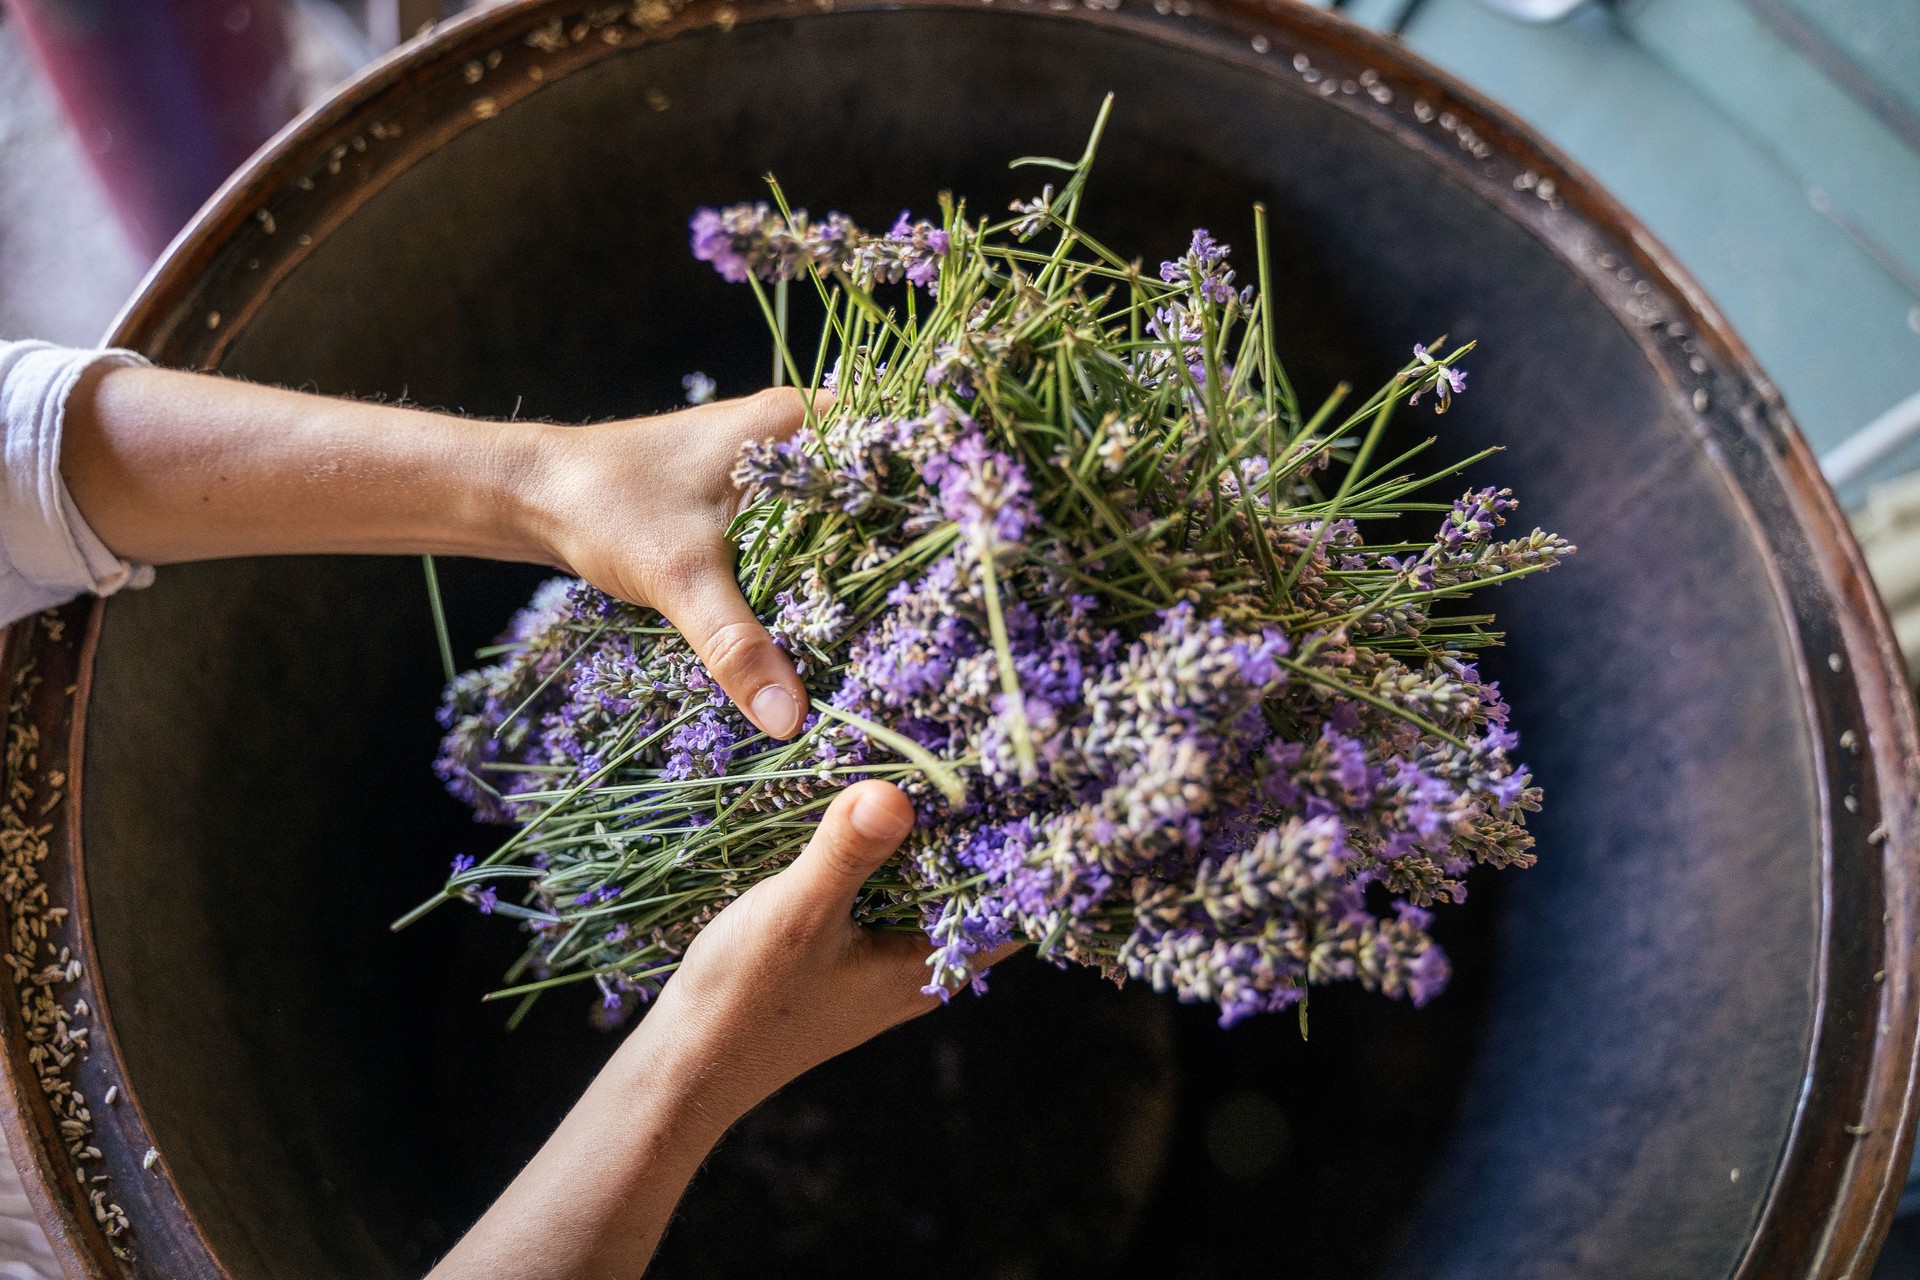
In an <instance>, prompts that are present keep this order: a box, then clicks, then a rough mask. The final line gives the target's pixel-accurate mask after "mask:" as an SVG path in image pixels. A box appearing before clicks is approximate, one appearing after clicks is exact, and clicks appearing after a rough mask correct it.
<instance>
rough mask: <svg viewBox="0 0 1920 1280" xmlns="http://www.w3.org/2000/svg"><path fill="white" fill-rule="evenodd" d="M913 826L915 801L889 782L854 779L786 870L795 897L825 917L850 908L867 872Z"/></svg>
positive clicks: (893, 847)
mask: <svg viewBox="0 0 1920 1280" xmlns="http://www.w3.org/2000/svg"><path fill="white" fill-rule="evenodd" d="M911 830H913V803H912V802H911V801H909V800H908V799H907V797H906V793H905V792H903V791H901V790H900V788H898V787H896V786H894V785H893V784H892V783H891V782H881V781H879V780H878V779H869V780H868V781H866V782H859V783H855V784H854V785H853V786H851V787H848V788H847V789H846V790H845V791H842V792H841V793H840V794H839V795H837V796H835V797H834V799H833V803H832V804H831V805H829V806H827V812H826V815H825V816H824V817H822V818H821V819H820V826H819V828H818V829H817V830H816V831H815V832H814V833H813V839H812V840H810V841H808V842H807V847H806V849H805V850H804V851H802V852H801V854H800V856H799V857H798V858H795V859H794V861H793V865H792V866H791V867H789V868H787V870H786V872H785V873H784V874H785V876H786V877H788V878H789V881H790V884H791V890H792V892H793V893H794V895H795V897H796V898H797V899H799V900H801V901H803V902H805V903H806V905H807V908H808V909H809V910H811V911H814V912H817V913H818V915H819V916H820V917H821V918H823V919H825V918H829V917H832V916H844V915H846V914H847V912H849V911H851V910H852V909H853V899H854V895H855V894H857V893H859V892H860V886H861V885H863V884H865V883H866V882H867V877H868V876H871V875H872V874H873V873H874V872H875V871H878V870H879V869H880V867H881V866H882V865H883V864H884V863H885V862H886V860H887V859H888V858H889V857H891V856H892V854H893V852H894V850H896V849H898V848H899V847H900V842H901V841H902V840H904V839H906V836H907V832H909V831H911Z"/></svg>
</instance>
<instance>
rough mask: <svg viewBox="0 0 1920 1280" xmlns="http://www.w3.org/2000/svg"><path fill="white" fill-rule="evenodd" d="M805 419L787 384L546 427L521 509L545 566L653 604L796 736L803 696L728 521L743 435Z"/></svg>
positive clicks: (749, 709)
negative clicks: (740, 574) (743, 589)
mask: <svg viewBox="0 0 1920 1280" xmlns="http://www.w3.org/2000/svg"><path fill="white" fill-rule="evenodd" d="M805 421H806V412H805V401H804V400H803V398H802V396H801V393H800V392H798V391H795V390H793V389H792V388H776V389H773V390H768V391H762V392H760V393H759V394H758V395H752V396H747V397H744V398H742V399H738V400H723V401H718V402H716V403H714V404H708V405H700V406H698V407H696V408H692V409H682V410H679V411H678V412H675V413H668V414H662V415H660V416H659V417H653V418H631V419H627V420H626V421H623V422H606V423H596V424H593V425H589V426H578V427H568V426H542V427H538V428H535V429H537V430H538V431H540V432H541V433H542V434H541V436H540V438H539V447H538V448H537V449H536V450H535V451H534V453H533V457H534V459H535V461H534V462H533V464H532V466H531V467H530V468H529V469H528V471H527V475H526V483H525V485H524V486H523V488H524V490H525V492H524V494H523V501H524V502H525V504H526V507H527V509H528V511H529V512H530V513H531V515H530V518H529V519H530V523H531V524H532V525H533V536H534V537H535V538H536V539H537V540H538V542H539V543H540V546H541V549H542V551H543V552H544V554H545V557H546V558H547V559H549V560H551V561H552V562H553V563H554V564H557V565H559V566H560V567H562V568H564V569H567V570H570V571H571V572H573V573H576V574H578V575H579V576H580V577H582V578H585V579H586V580H587V581H588V582H590V583H592V584H593V585H594V586H596V587H599V588H600V589H601V590H602V591H605V592H606V593H607V594H608V595H611V596H617V597H619V598H620V599H622V600H626V601H629V602H630V603H633V604H639V605H646V606H649V607H651V608H654V609H658V610H659V611H660V612H661V613H662V614H664V615H666V619H667V621H668V622H671V623H672V624H673V625H674V626H675V627H678V628H679V629H680V631H681V633H682V634H684V635H685V636H686V637H687V642H688V643H689V644H691V645H692V646H693V650H694V652H695V653H697V654H699V655H700V660H701V662H702V663H703V664H705V666H706V668H707V670H708V671H709V672H710V673H712V675H713V678H714V679H715V680H716V681H717V682H719V685H720V687H721V688H722V689H724V690H725V691H726V693H727V696H728V697H729V698H731V699H732V700H733V703H734V705H735V706H737V707H739V708H740V710H741V712H742V713H743V714H745V715H746V717H747V718H748V719H749V720H751V721H753V723H754V724H756V725H758V726H759V727H760V728H761V729H762V730H764V731H765V732H767V733H770V734H772V735H773V736H774V737H776V738H791V737H792V736H793V735H794V734H796V733H798V732H799V731H800V726H801V723H802V721H803V720H804V719H805V717H806V713H807V690H806V686H805V685H803V684H801V682H800V678H799V677H798V676H796V675H795V674H794V671H793V664H792V663H791V662H789V661H788V660H787V657H786V655H785V654H783V653H782V652H781V651H780V650H779V649H778V648H777V647H776V646H775V645H774V643H773V638H772V637H771V636H769V635H768V634H767V629H766V628H765V627H763V626H761V625H760V621H759V619H757V618H755V617H754V616H753V611H752V610H751V609H750V608H748V607H747V602H746V600H745V599H744V598H743V597H742V596H741V594H740V588H739V586H738V585H737V584H736V582H735V579H734V548H733V545H732V544H731V543H730V542H729V541H728V540H727V536H726V534H727V525H728V523H729V522H730V521H731V520H732V519H733V517H734V516H735V515H736V514H737V513H738V511H739V509H740V497H741V495H740V491H739V490H738V489H737V488H735V486H734V483H733V467H734V463H735V462H736V461H738V459H739V457H740V448H741V446H742V445H743V444H745V443H746V442H747V441H749V440H779V439H784V438H786V437H787V436H790V435H792V434H793V433H794V432H795V431H797V430H798V429H799V428H800V426H801V424H802V423H804V422H805Z"/></svg>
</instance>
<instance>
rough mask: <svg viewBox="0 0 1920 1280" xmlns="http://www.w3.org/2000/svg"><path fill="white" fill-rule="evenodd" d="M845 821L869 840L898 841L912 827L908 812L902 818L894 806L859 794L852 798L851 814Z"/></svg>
mask: <svg viewBox="0 0 1920 1280" xmlns="http://www.w3.org/2000/svg"><path fill="white" fill-rule="evenodd" d="M847 821H848V822H851V823H852V824H853V829H854V830H855V831H858V832H859V833H860V834H861V835H863V836H865V837H866V838H867V839H869V840H898V839H900V837H902V836H904V835H906V834H907V829H908V828H909V827H911V826H913V814H912V812H910V811H909V812H908V813H907V814H906V815H905V816H904V817H903V816H902V815H901V813H900V810H899V809H898V808H897V807H895V806H894V805H891V804H888V803H887V802H886V801H884V800H882V799H880V798H879V797H878V796H874V795H869V794H867V793H865V792H861V793H860V794H858V795H855V796H854V797H853V812H852V813H849V814H848V815H847Z"/></svg>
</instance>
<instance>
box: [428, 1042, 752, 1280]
mask: <svg viewBox="0 0 1920 1280" xmlns="http://www.w3.org/2000/svg"><path fill="white" fill-rule="evenodd" d="M680 1026H681V1019H679V1018H677V1017H676V1016H675V1014H674V1012H673V1010H672V1009H671V1008H667V1009H656V1010H655V1011H654V1013H653V1014H650V1015H649V1017H648V1018H647V1019H646V1020H645V1021H643V1022H642V1023H641V1025H640V1026H639V1027H638V1028H637V1029H636V1030H635V1031H634V1033H633V1034H632V1035H631V1036H630V1037H629V1038H628V1040H627V1042H626V1043H625V1044H623V1045H622V1046H621V1047H620V1050H619V1052H617V1053H616V1054H615V1055H614V1057H613V1060H612V1061H611V1062H610V1063H609V1064H608V1065H607V1067H606V1069H605V1070H603V1071H602V1072H601V1074H600V1075H599V1076H598V1077H597V1078H596V1079H595V1080H594V1083H593V1085H592V1087H591V1088H589V1089H588V1090H587V1092H586V1093H585V1094H584V1095H583V1096H582V1097H581V1099H580V1101H579V1102H578V1103H577V1104H575V1106H574V1108H573V1110H572V1111H571V1112H569V1113H568V1114H567V1118H566V1120H565V1121H564V1122H562V1124H561V1126H560V1128H559V1129H558V1130H557V1131H556V1132H555V1133H554V1135H553V1137H552V1138H551V1139H549V1140H548V1142H547V1144H546V1145H545V1146H544V1147H542V1148H541V1149H540V1152H539V1154H537V1155H536V1156H535V1157H534V1158H533V1160H532V1161H530V1162H529V1163H528V1165H527V1167H526V1168H525V1169H524V1170H522V1171H521V1173H520V1176H519V1177H518V1178H516V1179H515V1180H514V1182H513V1185H512V1186H510V1187H508V1188H507V1190H506V1191H505V1192H504V1193H503V1194H502V1195H501V1197H500V1199H499V1201H498V1202H497V1203H496V1204H495V1205H494V1206H493V1208H492V1209H491V1210H489V1211H488V1213H487V1215H486V1216H485V1217H484V1218H482V1219H481V1220H480V1222H479V1223H478V1224H476V1225H475V1226H474V1228H473V1230H472V1231H471V1232H469V1233H468V1234H467V1236H466V1237H465V1238H464V1239H463V1240H461V1242H460V1243H459V1245H458V1246H457V1247H455V1249H454V1250H453V1252H452V1253H450V1254H449V1255H448V1256H447V1258H446V1259H445V1261H443V1262H442V1263H441V1264H440V1265H439V1266H438V1267H437V1268H435V1269H434V1272H433V1274H432V1276H431V1277H429V1280H482V1278H483V1277H484V1278H487V1280H492V1278H493V1277H498V1276H514V1277H516V1280H586V1278H588V1277H591V1280H639V1277H640V1276H641V1275H642V1274H643V1273H644V1272H645V1270H646V1267H647V1263H648V1261H649V1259H651V1258H652V1256H653V1252H654V1249H655V1248H656V1247H657V1246H658V1245H659V1243H660V1238H661V1236H662V1235H663V1234H665V1232H666V1229H667V1224H668V1222H669V1221H670V1220H671V1219H672V1217H673V1212H674V1209H675V1207H676V1206H677V1205H678V1204H679V1201H680V1196H681V1193H682V1192H683V1191H684V1190H685V1189H686V1186H687V1184H688V1183H689V1182H690V1181H692V1179H693V1175H694V1174H695V1173H696V1172H697V1171H698V1170H699V1167H700V1163H701V1161H703V1160H704V1159H705V1158H706V1155H707V1152H708V1151H709V1150H711V1149H712V1147H713V1144H714V1143H715V1142H717V1141H718V1140H719V1138H720V1136H721V1134H722V1133H724V1132H725V1131H726V1128H727V1126H728V1124H729V1123H731V1121H732V1120H733V1119H734V1117H735V1116H736V1115H737V1114H738V1112H739V1111H740V1110H742V1109H743V1108H742V1107H741V1106H740V1105H738V1104H735V1103H731V1102H727V1101H723V1100H722V1098H721V1096H720V1094H721V1093H723V1092H724V1090H721V1089H716V1088H714V1087H713V1086H715V1085H718V1084H720V1083H721V1077H720V1074H719V1073H718V1072H717V1071H716V1070H715V1064H714V1063H713V1062H711V1061H709V1060H705V1059H703V1055H702V1054H701V1053H700V1052H699V1051H698V1049H697V1048H696V1047H695V1046H694V1045H693V1044H692V1043H691V1041H690V1040H689V1039H688V1038H687V1037H685V1036H684V1035H682V1034H681V1033H680Z"/></svg>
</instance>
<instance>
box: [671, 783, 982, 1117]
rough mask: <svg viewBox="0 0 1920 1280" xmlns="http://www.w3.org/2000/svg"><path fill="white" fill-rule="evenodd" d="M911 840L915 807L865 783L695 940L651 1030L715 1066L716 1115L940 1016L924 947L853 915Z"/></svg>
mask: <svg viewBox="0 0 1920 1280" xmlns="http://www.w3.org/2000/svg"><path fill="white" fill-rule="evenodd" d="M912 829H913V806H912V804H911V803H909V802H908V800H907V797H906V795H905V794H904V793H903V792H901V790H900V789H899V788H898V787H896V786H894V785H893V784H892V783H890V782H881V781H878V780H869V781H866V782H859V783H855V784H854V785H853V786H851V787H849V788H847V789H846V790H845V791H843V792H841V793H840V794H839V795H838V796H836V797H835V798H834V801H833V804H832V805H830V806H829V807H828V809H827V811H826V814H825V815H824V816H823V817H822V818H821V819H820V826H819V828H818V829H817V830H816V831H815V832H814V834H813V839H812V840H811V841H810V842H809V843H808V844H807V847H806V849H805V851H804V852H802V853H801V854H800V856H799V857H798V858H796V859H794V861H793V864H792V865H791V866H789V867H787V868H786V869H785V870H783V871H781V872H780V873H779V874H778V875H775V876H772V877H770V878H769V879H766V880H763V881H761V882H760V883H759V884H756V885H754V886H753V887H752V888H751V889H749V890H747V891H746V892H745V893H743V894H741V895H740V897H738V898H736V899H735V900H734V901H733V902H732V903H731V904H729V905H728V907H727V908H726V910H724V911H722V912H721V913H720V915H719V916H718V917H717V918H716V919H715V920H714V921H713V923H712V924H710V925H708V926H707V927H706V928H705V929H704V930H702V931H701V933H700V935H699V937H697V938H696V939H694V942H693V945H692V946H691V947H689V948H688V949H687V954H686V958H685V959H684V960H682V962H681V964H680V968H679V970H678V971H677V972H676V973H675V974H674V975H673V977H672V979H671V980H669V981H668V983H667V984H666V987H665V988H664V989H663V990H662V991H661V993H660V998H659V1001H658V1002H657V1003H656V1005H655V1006H654V1008H653V1009H651V1010H650V1011H649V1012H648V1013H647V1016H646V1019H645V1021H644V1022H643V1024H642V1027H643V1029H646V1028H651V1029H652V1031H654V1032H656V1033H659V1032H666V1033H669V1034H671V1035H672V1037H673V1038H674V1039H675V1040H676V1041H679V1042H680V1045H681V1047H682V1048H691V1049H692V1050H693V1051H694V1053H695V1055H696V1056H697V1057H700V1058H702V1059H703V1060H710V1061H711V1062H712V1063H713V1064H714V1067H713V1071H712V1073H711V1077H710V1078H711V1080H712V1082H713V1085H714V1090H713V1096H712V1097H710V1098H709V1099H708V1104H709V1105H711V1106H714V1107H717V1108H719V1109H721V1111H722V1112H723V1113H725V1114H727V1115H728V1116H730V1117H737V1116H739V1115H743V1114H745V1113H746V1112H747V1111H748V1110H750V1109H751V1108H752V1107H753V1106H755V1105H756V1104H758V1103H759V1102H760V1101H761V1100H762V1099H764V1098H766V1097H767V1096H768V1095H770V1094H772V1093H773V1092H774V1091H775V1090H777V1089H779V1088H780V1087H781V1086H782V1085H784V1084H786V1083H787V1082H788V1081H789V1080H792V1079H793V1078H794V1077H796V1076H798V1075H800V1074H801V1073H802V1072H804V1071H806V1070H808V1069H809V1068H811V1067H814V1066H817V1065H818V1064H820V1063H822V1062H825V1061H826V1060H827V1059H828V1058H832V1057H835V1056H837V1055H839V1054H841V1053H845V1052H846V1051H847V1050H848V1049H851V1048H853V1047H854V1046H855V1045H857V1044H860V1043H862V1042H864V1041H866V1040H869V1039H871V1038H872V1037H874V1036H876V1035H878V1034H880V1032H882V1031H885V1030H886V1029H887V1028H889V1027H892V1026H894V1025H896V1024H898V1023H901V1022H905V1021H906V1020H908V1019H909V1018H914V1017H918V1016H919V1015H920V1014H923V1013H926V1012H927V1011H928V1010H930V1009H933V1008H935V1007H936V1006H937V1005H938V1004H939V1003H940V1002H939V999H938V998H937V997H935V996H928V995H924V994H922V991H921V989H922V988H923V987H924V986H925V985H926V983H927V978H928V970H927V956H928V955H929V953H930V952H931V950H932V948H931V945H930V944H929V943H928V942H927V939H926V937H925V936H924V935H922V934H919V933H894V932H888V931H884V930H878V929H865V928H862V927H860V926H859V925H857V924H855V923H854V920H853V914H852V912H853V903H854V898H855V895H857V894H858V893H859V891H860V887H861V886H862V885H864V884H865V883H866V882H867V878H868V877H869V876H871V875H872V874H873V873H874V872H875V871H877V870H879V869H880V867H881V866H882V865H883V864H884V863H885V862H886V861H887V859H888V858H890V857H892V856H893V854H894V851H895V850H896V849H898V848H899V846H900V842H901V841H902V840H903V839H905V838H906V835H907V833H908V832H909V831H911V830H912ZM1007 950H1011V948H1007ZM1002 954H1004V952H996V953H994V954H992V955H991V956H989V957H987V959H988V960H989V961H991V960H997V959H999V958H1000V955H1002Z"/></svg>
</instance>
